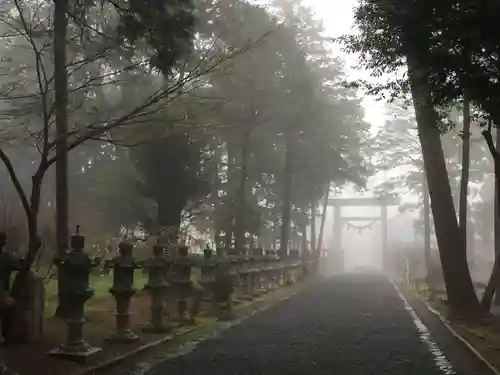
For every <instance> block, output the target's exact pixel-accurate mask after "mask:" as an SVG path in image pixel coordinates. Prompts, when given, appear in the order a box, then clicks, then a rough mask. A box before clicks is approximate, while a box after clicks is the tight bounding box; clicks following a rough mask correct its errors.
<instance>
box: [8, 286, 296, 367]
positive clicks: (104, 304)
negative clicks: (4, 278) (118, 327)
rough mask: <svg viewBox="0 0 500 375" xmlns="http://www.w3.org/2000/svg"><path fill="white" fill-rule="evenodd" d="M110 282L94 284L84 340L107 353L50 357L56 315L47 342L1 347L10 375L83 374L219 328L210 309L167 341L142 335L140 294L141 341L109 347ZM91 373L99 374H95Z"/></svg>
mask: <svg viewBox="0 0 500 375" xmlns="http://www.w3.org/2000/svg"><path fill="white" fill-rule="evenodd" d="M105 278H107V277H100V281H99V282H98V283H97V285H98V287H96V283H94V284H93V285H94V287H95V289H96V298H93V299H91V300H90V301H89V302H88V303H87V304H86V307H85V315H86V318H87V322H86V324H85V326H84V337H85V339H86V340H87V341H88V342H89V343H90V344H91V345H93V346H97V347H100V348H101V349H102V350H101V351H100V352H98V353H97V354H95V355H93V356H91V357H90V358H89V359H88V360H87V362H86V363H76V362H71V361H68V360H65V359H62V358H59V357H54V356H50V355H48V354H47V353H48V352H49V351H50V350H52V349H55V348H57V347H58V346H60V345H61V343H63V342H64V338H65V334H66V327H65V324H64V322H62V321H60V320H59V319H56V318H54V317H53V316H52V315H53V314H52V315H49V314H46V316H47V317H46V319H45V323H44V338H43V340H40V341H37V342H33V343H30V344H26V345H21V346H16V347H12V348H7V347H0V359H1V360H2V361H3V362H4V363H5V364H6V365H7V366H8V367H9V368H10V369H12V370H14V371H17V372H18V373H19V375H35V374H36V375H63V374H64V375H70V374H81V373H85V371H86V370H90V369H92V368H94V367H96V366H98V365H99V364H102V363H105V362H107V361H110V360H113V359H115V358H118V357H124V356H125V357H126V356H127V355H128V354H130V353H134V352H136V351H138V350H140V349H141V348H144V347H149V346H152V345H153V344H159V343H160V341H161V342H162V343H163V342H168V341H169V340H170V339H176V340H179V339H180V340H182V337H183V336H184V335H186V334H187V333H189V336H188V337H190V338H192V337H193V335H194V336H196V335H197V334H198V335H203V334H206V332H207V331H210V330H212V329H215V328H216V327H217V325H218V322H217V320H216V318H214V317H213V316H212V315H211V314H210V313H209V312H208V311H207V310H208V306H207V307H206V308H205V309H204V310H202V312H201V313H200V315H199V317H198V319H197V321H196V324H195V325H191V326H189V325H188V326H184V327H182V326H178V325H176V326H175V328H174V329H173V331H172V332H171V333H170V334H168V335H165V334H146V333H143V332H142V329H141V328H142V326H143V325H144V324H146V323H147V322H148V321H149V319H150V300H149V296H148V295H147V293H144V292H140V293H138V295H137V296H135V297H134V298H133V299H132V302H131V307H130V311H131V313H132V315H131V316H130V323H131V324H130V325H131V329H132V331H133V332H135V333H137V334H139V336H140V339H139V340H137V341H135V342H131V343H126V344H117V343H111V342H109V341H106V340H105V338H106V337H107V336H108V335H109V334H110V333H111V331H112V329H113V328H114V327H115V315H114V310H115V302H114V300H113V299H112V298H109V297H108V296H106V294H104V293H103V291H104V290H105V291H106V292H107V288H108V287H109V286H108V285H109V284H108V283H107V282H106V280H105ZM99 283H101V284H102V285H106V288H104V287H102V288H101V287H99ZM304 284H305V283H298V284H295V285H293V286H289V287H282V288H280V289H277V290H275V291H273V292H269V293H267V294H264V295H262V296H261V297H259V298H256V299H254V300H253V301H251V302H248V301H246V302H240V303H238V304H236V305H235V313H236V315H237V316H241V315H243V316H244V315H246V314H250V313H252V312H253V311H254V310H255V309H257V308H259V306H261V305H262V304H272V303H275V302H276V301H279V300H281V299H282V298H284V297H286V296H288V295H293V294H294V293H297V292H298V291H299V290H300V289H301V288H303V286H304ZM47 291H48V293H47V294H48V297H49V298H48V303H47V304H48V306H49V308H51V306H52V305H54V303H53V302H51V301H50V298H51V297H50V288H47ZM54 298H55V297H54ZM168 304H169V303H168V302H167V305H168ZM170 306H175V304H174V303H173V301H170ZM52 311H53V309H52ZM171 313H172V315H173V314H174V312H173V311H172V312H171ZM174 324H175V323H174ZM153 346H154V345H153ZM148 350H149V349H148ZM27 359H29V360H27ZM122 360H126V358H122ZM91 373H94V372H93V371H92V372H91Z"/></svg>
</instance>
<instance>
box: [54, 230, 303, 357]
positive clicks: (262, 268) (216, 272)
mask: <svg viewBox="0 0 500 375" xmlns="http://www.w3.org/2000/svg"><path fill="white" fill-rule="evenodd" d="M84 248H85V238H84V237H83V236H82V235H81V234H80V233H79V230H78V228H77V233H76V234H75V235H74V236H72V238H71V250H70V251H68V252H67V253H66V254H65V255H64V256H62V257H58V258H56V259H55V264H56V265H57V267H58V270H59V273H60V274H63V275H65V277H66V278H65V279H66V280H68V282H67V283H66V284H65V285H63V286H62V287H61V289H60V291H59V298H60V301H61V305H62V306H63V307H64V308H63V311H64V312H63V315H64V320H65V322H66V326H67V335H66V342H65V343H64V344H63V345H62V346H61V347H59V348H57V349H54V350H53V351H51V352H50V353H51V354H55V355H61V356H66V357H73V358H85V357H87V356H89V355H91V354H93V353H95V352H97V351H99V350H100V349H99V348H94V347H92V346H91V345H89V344H88V343H87V342H86V341H85V340H84V339H83V333H82V327H83V324H84V322H85V317H84V305H85V303H86V301H88V300H89V299H90V298H91V297H92V295H93V289H92V287H91V285H90V282H89V276H90V273H91V270H92V269H93V268H94V267H97V266H98V265H99V264H101V263H102V262H101V259H99V258H95V259H93V258H91V257H90V256H89V255H88V254H87V253H86V252H85V251H84ZM118 251H119V255H118V256H117V257H115V258H113V259H112V260H109V261H106V262H105V264H104V268H105V269H112V270H113V285H112V286H111V288H110V289H109V292H110V294H112V295H113V297H114V298H115V301H116V327H115V329H114V330H113V332H112V333H111V335H110V336H109V337H108V339H109V340H112V341H119V342H128V341H134V340H137V339H138V338H139V336H138V335H137V334H136V333H134V332H132V330H131V329H130V322H129V316H130V302H131V299H132V297H133V296H134V295H135V294H136V293H137V289H136V288H135V287H134V274H135V270H136V269H138V268H143V269H144V270H145V271H147V274H148V281H147V284H146V286H145V288H144V289H145V291H146V292H147V293H148V294H149V296H150V302H151V315H150V321H149V323H148V324H147V325H146V326H144V327H143V330H144V332H150V333H167V332H169V331H170V330H171V329H172V326H171V325H170V324H171V323H172V322H171V321H169V322H167V323H165V321H164V316H165V300H166V298H167V296H168V295H172V294H173V295H174V296H175V298H176V305H177V306H176V307H177V317H176V318H177V319H176V320H177V321H178V323H179V324H181V325H184V324H191V323H194V319H195V316H196V314H197V313H198V311H199V304H198V305H197V304H196V303H193V308H192V309H191V310H190V311H188V310H189V309H188V306H189V301H190V300H192V299H193V296H194V293H193V285H192V282H191V270H192V268H193V267H199V268H200V269H201V279H200V285H201V286H202V288H203V292H202V298H201V300H204V301H206V302H209V303H211V304H212V307H213V309H214V311H215V312H216V313H217V315H218V317H219V319H222V320H224V319H230V318H232V315H233V310H232V302H233V290H237V293H235V294H237V295H238V296H239V297H241V298H245V299H252V298H254V297H256V296H258V295H259V294H261V293H265V292H266V291H268V290H271V289H275V288H276V287H278V286H280V285H283V284H288V283H292V282H294V281H295V280H297V279H298V278H300V277H301V273H302V260H301V259H300V258H299V255H298V252H294V251H291V252H290V255H289V256H286V257H284V256H283V254H281V255H280V254H278V252H277V251H275V250H270V251H267V252H266V253H265V254H264V251H263V250H262V249H254V250H252V251H251V252H250V253H249V254H246V253H245V254H244V253H241V252H238V251H236V250H235V249H228V250H227V251H225V253H226V255H227V256H226V257H214V255H213V252H212V251H211V250H209V249H206V250H205V251H204V256H203V260H202V261H201V262H195V261H194V260H193V259H190V258H189V257H188V248H187V247H186V246H177V247H166V246H162V245H161V244H157V245H155V246H154V247H153V256H152V257H151V258H150V259H148V260H146V261H143V262H138V261H136V260H135V259H134V257H133V245H132V244H131V243H128V242H126V241H124V242H122V243H120V245H119V248H118ZM201 300H200V301H201ZM200 301H198V302H200ZM171 320H172V319H171Z"/></svg>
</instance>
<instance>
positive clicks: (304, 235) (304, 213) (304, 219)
mask: <svg viewBox="0 0 500 375" xmlns="http://www.w3.org/2000/svg"><path fill="white" fill-rule="evenodd" d="M306 207H307V206H306V205H304V207H303V208H302V220H301V221H302V223H301V224H302V225H301V228H300V231H301V232H302V237H301V240H302V251H303V254H305V253H306V252H307V250H308V249H309V243H308V241H307V222H308V221H309V220H308V214H307V212H308V211H309V210H308V209H307V208H306Z"/></svg>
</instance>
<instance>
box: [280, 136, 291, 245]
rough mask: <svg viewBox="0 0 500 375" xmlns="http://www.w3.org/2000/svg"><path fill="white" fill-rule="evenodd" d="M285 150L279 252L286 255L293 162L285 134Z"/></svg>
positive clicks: (288, 139)
mask: <svg viewBox="0 0 500 375" xmlns="http://www.w3.org/2000/svg"><path fill="white" fill-rule="evenodd" d="M285 136H286V140H285V142H286V145H285V147H286V149H285V178H284V191H283V207H282V214H281V217H282V224H281V238H280V250H281V252H282V253H283V254H288V241H289V240H290V221H291V214H292V173H293V161H292V152H291V139H290V135H288V134H286V135H285Z"/></svg>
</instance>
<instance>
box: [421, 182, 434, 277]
mask: <svg viewBox="0 0 500 375" xmlns="http://www.w3.org/2000/svg"><path fill="white" fill-rule="evenodd" d="M423 175H424V182H423V186H422V189H423V195H424V257H425V267H426V273H427V281H428V282H429V281H430V280H431V279H432V276H431V275H430V273H431V272H432V254H431V217H430V216H431V207H430V202H429V187H428V186H427V179H426V178H425V173H424V174H423Z"/></svg>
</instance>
